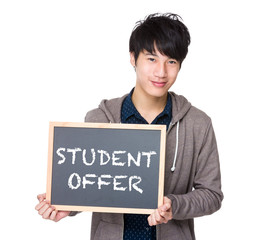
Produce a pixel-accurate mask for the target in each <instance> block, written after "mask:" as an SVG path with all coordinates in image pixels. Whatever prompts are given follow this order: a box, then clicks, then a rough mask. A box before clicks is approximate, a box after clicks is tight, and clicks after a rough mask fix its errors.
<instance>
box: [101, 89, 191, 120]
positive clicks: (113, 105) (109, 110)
mask: <svg viewBox="0 0 268 240" xmlns="http://www.w3.org/2000/svg"><path fill="white" fill-rule="evenodd" d="M169 93H170V95H171V99H172V120H171V125H174V124H176V123H177V122H179V121H180V120H181V119H182V118H183V117H184V116H185V115H186V113H187V112H188V111H189V109H190V108H191V103H190V102H188V100H187V99H186V98H185V97H183V96H182V95H177V94H175V93H174V92H169ZM127 95H128V94H126V95H124V96H123V97H120V98H114V99H111V100H102V101H101V103H100V105H99V109H100V110H102V111H103V113H104V114H105V116H106V118H107V119H108V120H109V122H110V123H120V122H121V106H122V103H123V101H124V99H125V98H126V97H127ZM118 106H120V107H118Z"/></svg>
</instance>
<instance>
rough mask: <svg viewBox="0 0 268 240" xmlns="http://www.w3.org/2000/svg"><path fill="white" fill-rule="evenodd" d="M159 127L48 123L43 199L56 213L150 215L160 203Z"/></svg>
mask: <svg viewBox="0 0 268 240" xmlns="http://www.w3.org/2000/svg"><path fill="white" fill-rule="evenodd" d="M165 139H166V126H165V125H142V124H111V123H66V122H65V123H63V122H51V123H50V128H49V151H48V171H47V198H48V200H49V201H50V202H51V205H53V206H55V208H56V209H57V210H69V211H93V212H118V213H141V214H150V213H152V211H153V210H154V209H156V208H157V207H158V206H160V205H161V204H162V201H163V187H164V183H163V182H164V158H165Z"/></svg>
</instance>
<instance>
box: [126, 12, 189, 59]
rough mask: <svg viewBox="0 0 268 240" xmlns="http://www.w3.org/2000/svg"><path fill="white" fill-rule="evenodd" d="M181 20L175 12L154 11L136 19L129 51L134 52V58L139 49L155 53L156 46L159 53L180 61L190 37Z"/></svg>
mask: <svg viewBox="0 0 268 240" xmlns="http://www.w3.org/2000/svg"><path fill="white" fill-rule="evenodd" d="M181 20H182V18H181V17H180V16H179V15H177V14H173V13H166V14H159V13H155V14H151V15H149V16H147V17H146V18H145V19H144V20H141V21H138V22H137V23H136V26H135V27H134V29H133V31H132V33H131V36H130V39H129V51H130V52H134V56H135V60H136V61H137V59H138V56H139V54H140V52H141V51H144V50H146V51H148V52H150V53H155V46H156V47H157V50H158V51H159V52H160V53H161V54H163V55H166V56H168V57H170V58H174V59H176V60H177V61H179V62H180V63H182V61H183V60H184V58H185V57H186V55H187V53H188V46H189V44H190V42H191V38H190V34H189V31H188V29H187V27H186V26H185V25H184V24H183V23H182V21H181Z"/></svg>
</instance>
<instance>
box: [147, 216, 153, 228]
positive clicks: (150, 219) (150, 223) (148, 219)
mask: <svg viewBox="0 0 268 240" xmlns="http://www.w3.org/2000/svg"><path fill="white" fill-rule="evenodd" d="M147 221H148V224H149V226H153V224H152V214H151V215H150V216H149V217H148V218H147Z"/></svg>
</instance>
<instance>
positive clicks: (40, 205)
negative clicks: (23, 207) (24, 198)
mask: <svg viewBox="0 0 268 240" xmlns="http://www.w3.org/2000/svg"><path fill="white" fill-rule="evenodd" d="M45 204H46V202H45V201H43V202H40V203H38V204H37V205H36V206H35V210H37V211H39V210H40V209H41V208H42V207H43V206H44V205H45Z"/></svg>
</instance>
